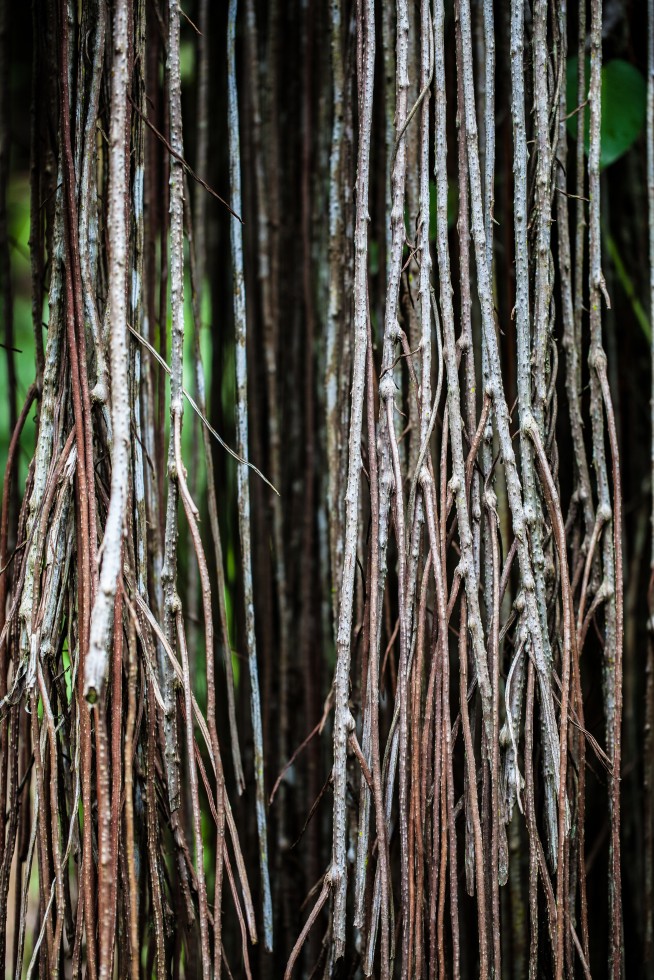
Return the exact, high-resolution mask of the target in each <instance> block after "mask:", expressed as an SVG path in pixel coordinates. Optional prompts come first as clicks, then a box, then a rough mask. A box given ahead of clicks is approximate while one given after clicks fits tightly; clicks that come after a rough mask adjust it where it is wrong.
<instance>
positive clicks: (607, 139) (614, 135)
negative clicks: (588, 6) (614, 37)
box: [566, 57, 647, 170]
mask: <svg viewBox="0 0 654 980" xmlns="http://www.w3.org/2000/svg"><path fill="white" fill-rule="evenodd" d="M578 63H579V62H578V58H576V57H574V58H570V59H569V60H568V64H567V68H566V83H567V85H566V102H567V111H568V113H572V112H574V110H575V109H576V108H577V70H578ZM589 82H590V58H586V78H585V83H586V96H588V87H589ZM646 100H647V86H646V83H645V79H644V78H643V76H642V75H641V73H640V72H639V71H638V69H637V68H634V66H633V65H630V64H629V62H628V61H623V60H621V59H620V58H615V59H613V60H612V61H607V63H606V64H605V65H604V66H603V67H602V123H601V130H600V168H601V169H602V170H603V169H604V168H605V167H608V166H610V165H611V164H612V163H615V161H616V160H618V159H619V158H620V157H621V156H622V155H623V154H624V153H626V152H627V150H629V149H630V147H631V146H633V144H634V142H635V141H636V139H637V138H638V136H639V135H640V132H641V130H642V128H643V126H644V123H645V110H646ZM567 125H568V132H569V133H570V135H571V136H572V137H573V138H576V136H577V114H576V113H575V114H574V115H572V116H569V118H568V120H567ZM589 146H590V109H589V107H588V106H586V107H585V109H584V147H585V150H586V153H588V150H589Z"/></svg>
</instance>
